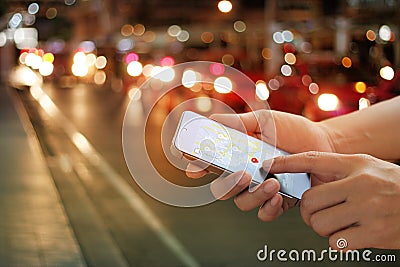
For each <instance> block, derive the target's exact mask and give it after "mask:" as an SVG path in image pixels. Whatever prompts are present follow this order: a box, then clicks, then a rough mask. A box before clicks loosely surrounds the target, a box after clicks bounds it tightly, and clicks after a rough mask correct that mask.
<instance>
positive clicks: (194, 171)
mask: <svg viewBox="0 0 400 267" xmlns="http://www.w3.org/2000/svg"><path fill="white" fill-rule="evenodd" d="M207 173H208V172H207V171H206V170H204V168H201V167H199V166H197V165H195V164H191V163H189V164H188V165H187V167H186V176H187V177H190V178H194V179H197V178H201V177H203V176H204V175H206V174H207Z"/></svg>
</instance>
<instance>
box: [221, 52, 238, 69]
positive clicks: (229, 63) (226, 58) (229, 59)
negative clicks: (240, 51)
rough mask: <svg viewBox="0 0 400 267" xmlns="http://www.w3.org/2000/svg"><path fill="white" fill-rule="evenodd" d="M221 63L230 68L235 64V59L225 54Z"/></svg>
mask: <svg viewBox="0 0 400 267" xmlns="http://www.w3.org/2000/svg"><path fill="white" fill-rule="evenodd" d="M222 63H224V64H225V65H227V66H232V65H233V64H234V63H235V58H234V57H233V56H232V55H231V54H225V55H223V56H222Z"/></svg>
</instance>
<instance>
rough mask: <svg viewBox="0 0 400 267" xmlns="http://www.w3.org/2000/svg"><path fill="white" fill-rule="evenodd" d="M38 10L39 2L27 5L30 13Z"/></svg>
mask: <svg viewBox="0 0 400 267" xmlns="http://www.w3.org/2000/svg"><path fill="white" fill-rule="evenodd" d="M38 12H39V4H38V3H31V4H30V5H29V6H28V13H29V14H31V15H35V14H36V13H38Z"/></svg>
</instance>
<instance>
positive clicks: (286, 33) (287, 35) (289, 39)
mask: <svg viewBox="0 0 400 267" xmlns="http://www.w3.org/2000/svg"><path fill="white" fill-rule="evenodd" d="M282 37H283V40H284V41H285V42H292V41H293V38H294V36H293V33H292V32H291V31H288V30H285V31H283V32H282Z"/></svg>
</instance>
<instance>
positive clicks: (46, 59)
mask: <svg viewBox="0 0 400 267" xmlns="http://www.w3.org/2000/svg"><path fill="white" fill-rule="evenodd" d="M42 59H43V61H44V62H50V63H53V62H54V55H53V54H52V53H46V54H44V55H43V57H42Z"/></svg>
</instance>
